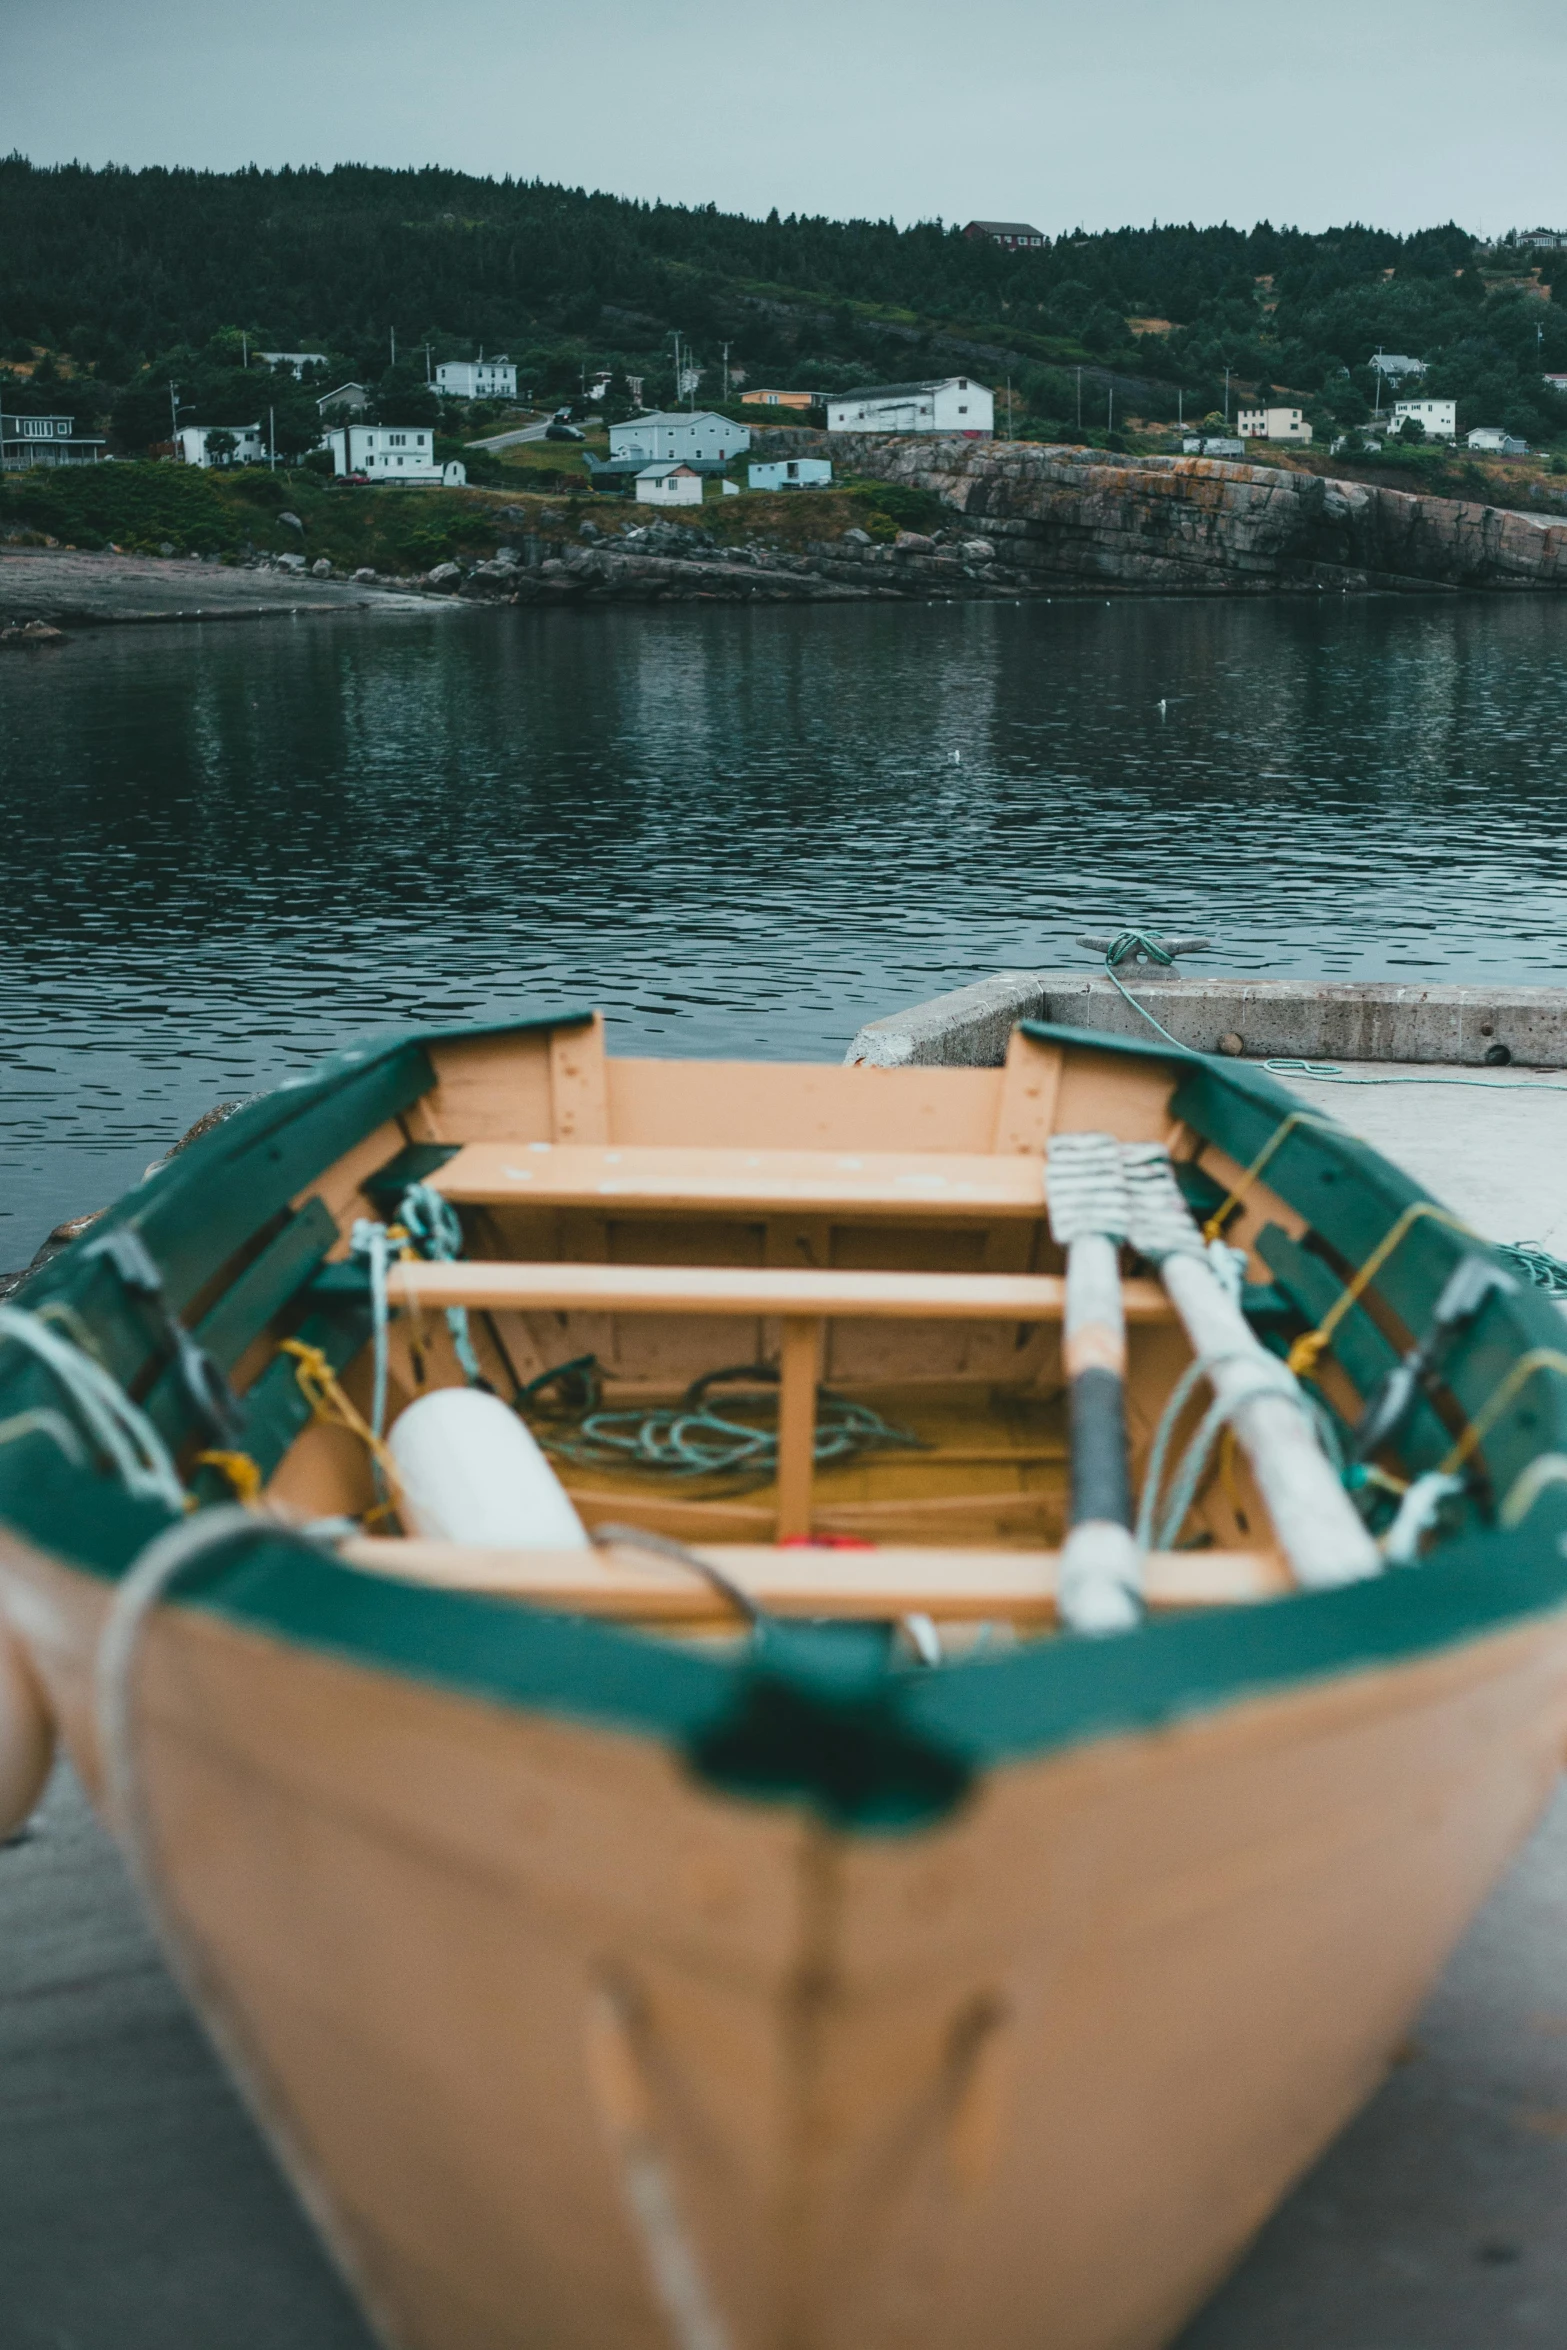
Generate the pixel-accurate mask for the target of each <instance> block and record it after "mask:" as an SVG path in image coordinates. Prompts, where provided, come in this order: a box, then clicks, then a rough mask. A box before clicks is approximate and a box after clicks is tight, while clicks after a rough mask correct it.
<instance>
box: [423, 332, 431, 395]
mask: <svg viewBox="0 0 1567 2350" xmlns="http://www.w3.org/2000/svg"><path fill="white" fill-rule="evenodd" d="M424 381H425V388H426V390H428V388H429V383H430V346H429V344H428V343H426V344H425V346H424Z"/></svg>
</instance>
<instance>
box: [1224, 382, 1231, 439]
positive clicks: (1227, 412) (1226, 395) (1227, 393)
mask: <svg viewBox="0 0 1567 2350" xmlns="http://www.w3.org/2000/svg"><path fill="white" fill-rule="evenodd" d="M1224 429H1225V431H1226V432H1228V431H1229V429H1230V371H1229V368H1228V367H1226V368H1225V370H1224Z"/></svg>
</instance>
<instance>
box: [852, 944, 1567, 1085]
mask: <svg viewBox="0 0 1567 2350" xmlns="http://www.w3.org/2000/svg"><path fill="white" fill-rule="evenodd" d="M1122 977H1123V979H1124V981H1125V983H1126V985H1127V986H1128V987H1129V988H1130V989H1131V991H1132V993H1133V995H1135V996H1136V997H1137V999H1138V1001H1139V1002H1140V1003H1144V1004H1146V1005H1147V1007H1148V1009H1149V1011H1150V1012H1151V1013H1152V1014H1153V1016H1154V1018H1155V1019H1156V1020H1157V1021H1159V1022H1160V1024H1161V1026H1163V1027H1164V1028H1167V1029H1168V1030H1169V1032H1170V1034H1171V1035H1172V1036H1173V1037H1174V1038H1175V1039H1176V1041H1177V1043H1179V1044H1184V1045H1188V1046H1190V1047H1191V1048H1192V1050H1193V1051H1195V1052H1203V1053H1212V1052H1217V1051H1219V1050H1221V1049H1228V1050H1230V1051H1234V1050H1236V1047H1235V1045H1234V1043H1233V1042H1232V1043H1230V1044H1229V1045H1228V1046H1227V1047H1225V1046H1223V1045H1222V1040H1224V1039H1226V1038H1229V1039H1235V1038H1239V1040H1240V1045H1239V1049H1240V1050H1241V1051H1242V1052H1243V1053H1244V1054H1245V1056H1246V1057H1247V1059H1248V1060H1264V1059H1272V1058H1274V1057H1278V1058H1287V1059H1292V1060H1311V1061H1323V1060H1326V1061H1397V1062H1401V1063H1410V1062H1415V1063H1422V1062H1452V1063H1454V1064H1457V1065H1459V1066H1463V1067H1471V1068H1479V1067H1485V1066H1487V1065H1489V1066H1491V1067H1493V1068H1495V1067H1499V1066H1502V1065H1505V1064H1506V1063H1507V1062H1509V1061H1514V1062H1517V1063H1519V1064H1520V1065H1522V1066H1524V1067H1528V1068H1533V1069H1564V1068H1567V988H1559V987H1458V986H1436V985H1415V986H1401V985H1397V984H1395V983H1393V982H1390V981H1387V980H1380V979H1368V980H1336V981H1334V980H1329V981H1324V980H1314V979H1225V978H1213V979H1206V978H1204V979H1195V978H1193V979H1185V978H1182V979H1172V978H1171V977H1170V976H1169V974H1168V973H1166V972H1160V973H1159V974H1158V975H1157V976H1151V975H1149V974H1148V972H1147V970H1146V967H1141V966H1138V967H1129V968H1127V969H1126V970H1124V971H1123V973H1122ZM1019 1020H1051V1021H1055V1022H1057V1023H1058V1024H1060V1025H1062V1026H1065V1027H1069V1028H1099V1029H1104V1030H1106V1031H1108V1032H1109V1034H1111V1035H1112V1036H1139V1037H1144V1038H1147V1037H1149V1036H1151V1035H1152V1033H1153V1031H1152V1030H1151V1029H1150V1028H1149V1027H1148V1024H1147V1022H1146V1021H1144V1020H1141V1019H1139V1018H1138V1016H1137V1014H1136V1012H1134V1011H1133V1010H1132V1008H1131V1006H1130V1005H1129V1004H1128V1003H1127V1002H1126V1001H1125V999H1124V998H1123V997H1122V996H1121V994H1120V993H1119V991H1118V990H1117V989H1116V988H1115V987H1114V986H1113V985H1112V983H1111V982H1110V980H1108V979H1107V978H1106V977H1105V976H1104V974H1103V973H1102V972H1099V973H1093V972H1082V971H999V972H996V973H995V974H993V975H992V976H991V977H990V978H988V979H979V980H976V981H975V982H974V983H973V985H972V986H969V987H960V988H955V989H954V990H953V991H952V993H951V994H950V995H940V996H933V997H932V998H931V999H930V1001H929V1002H927V1003H923V1004H914V1005H912V1006H910V1007H909V1008H908V1009H907V1010H906V1011H901V1012H889V1013H887V1014H886V1016H885V1017H884V1018H882V1019H880V1020H871V1021H868V1022H867V1023H866V1025H865V1026H864V1027H863V1028H862V1029H861V1030H860V1032H859V1034H858V1036H856V1038H855V1039H854V1042H853V1043H852V1044H851V1045H850V1047H849V1050H848V1053H847V1055H846V1056H845V1058H846V1059H848V1060H850V1061H869V1062H873V1063H875V1064H876V1065H878V1066H879V1067H883V1068H899V1067H903V1066H905V1065H907V1064H910V1063H925V1064H927V1065H937V1066H939V1065H941V1064H942V1063H954V1062H956V1063H964V1064H967V1065H969V1066H971V1067H981V1068H994V1067H997V1066H999V1064H1000V1063H1001V1062H1002V1061H1003V1060H1004V1059H1005V1057H1006V1048H1007V1038H1008V1037H1009V1036H1010V1034H1011V1032H1012V1029H1013V1026H1014V1024H1015V1023H1016V1022H1017V1021H1019Z"/></svg>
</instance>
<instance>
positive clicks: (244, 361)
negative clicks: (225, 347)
mask: <svg viewBox="0 0 1567 2350" xmlns="http://www.w3.org/2000/svg"><path fill="white" fill-rule="evenodd" d="M239 363H240V365H241V367H248V366H249V365H250V337H249V335H248V334H247V333H246V332H245V329H244V328H243V327H241V328H240V330H239Z"/></svg>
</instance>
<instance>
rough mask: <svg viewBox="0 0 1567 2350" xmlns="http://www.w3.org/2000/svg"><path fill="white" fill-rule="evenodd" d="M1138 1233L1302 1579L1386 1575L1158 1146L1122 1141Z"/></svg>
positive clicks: (1332, 1581) (1321, 1586) (1134, 1237)
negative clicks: (1215, 1263) (1214, 1262)
mask: <svg viewBox="0 0 1567 2350" xmlns="http://www.w3.org/2000/svg"><path fill="white" fill-rule="evenodd" d="M1121 1160H1122V1164H1123V1166H1124V1167H1125V1169H1126V1179H1127V1191H1128V1195H1129V1199H1130V1205H1131V1218H1130V1231H1129V1235H1128V1237H1129V1238H1130V1240H1131V1243H1132V1246H1133V1248H1135V1249H1136V1250H1137V1252H1138V1254H1139V1256H1143V1257H1146V1258H1147V1259H1148V1261H1149V1263H1150V1264H1153V1265H1157V1267H1158V1269H1159V1278H1160V1280H1161V1281H1162V1282H1163V1283H1164V1286H1165V1289H1166V1291H1167V1292H1168V1294H1169V1298H1170V1302H1171V1304H1172V1305H1173V1306H1174V1308H1175V1310H1176V1312H1177V1314H1178V1315H1179V1316H1180V1318H1181V1321H1182V1323H1183V1324H1184V1325H1185V1329H1186V1335H1187V1337H1188V1338H1189V1339H1190V1340H1191V1343H1192V1347H1193V1350H1194V1352H1195V1353H1196V1355H1197V1357H1198V1360H1199V1361H1200V1362H1201V1363H1202V1365H1203V1368H1204V1371H1205V1373H1206V1375H1207V1378H1208V1382H1209V1384H1210V1386H1211V1387H1212V1389H1213V1392H1214V1396H1215V1398H1216V1399H1217V1401H1218V1402H1220V1403H1221V1404H1223V1405H1225V1406H1227V1417H1228V1419H1229V1423H1230V1426H1231V1427H1232V1428H1233V1429H1234V1430H1235V1436H1236V1441H1237V1442H1238V1443H1239V1445H1240V1446H1241V1449H1242V1450H1243V1451H1244V1453H1245V1455H1246V1458H1247V1460H1248V1461H1249V1463H1250V1464H1251V1472H1252V1475H1253V1476H1254V1477H1255V1479H1256V1481H1257V1487H1258V1490H1259V1492H1260V1493H1261V1495H1262V1498H1263V1501H1264V1502H1265V1504H1266V1505H1267V1509H1268V1514H1269V1516H1270V1517H1271V1518H1272V1520H1273V1530H1274V1532H1275V1534H1276V1535H1277V1536H1278V1539H1279V1547H1280V1549H1281V1550H1282V1551H1283V1553H1284V1555H1285V1557H1286V1558H1287V1559H1288V1561H1289V1563H1290V1567H1291V1570H1292V1571H1293V1573H1294V1576H1295V1580H1296V1581H1297V1582H1298V1583H1301V1584H1304V1585H1305V1586H1306V1587H1307V1588H1308V1589H1313V1590H1326V1589H1330V1588H1331V1587H1333V1586H1334V1585H1336V1584H1340V1583H1356V1582H1360V1581H1361V1580H1362V1579H1363V1578H1365V1577H1366V1576H1368V1575H1376V1574H1380V1573H1381V1571H1382V1563H1383V1562H1382V1556H1381V1553H1380V1552H1379V1550H1378V1549H1377V1546H1376V1544H1375V1542H1374V1541H1373V1540H1372V1538H1371V1535H1370V1533H1369V1532H1368V1530H1367V1528H1366V1527H1365V1525H1364V1524H1363V1523H1362V1521H1361V1519H1360V1516H1359V1514H1358V1512H1357V1511H1356V1509H1355V1505H1354V1503H1353V1502H1352V1501H1351V1500H1350V1498H1349V1495H1348V1494H1347V1493H1346V1492H1345V1490H1344V1488H1343V1485H1342V1484H1341V1483H1340V1480H1339V1476H1338V1472H1337V1471H1336V1470H1335V1468H1334V1467H1333V1464H1332V1462H1331V1461H1330V1460H1329V1459H1328V1457H1327V1455H1326V1453H1325V1452H1324V1451H1323V1449H1322V1446H1321V1444H1320V1442H1319V1441H1318V1437H1317V1433H1316V1430H1315V1428H1314V1427H1313V1425H1312V1422H1311V1420H1310V1418H1309V1417H1308V1414H1307V1412H1306V1411H1305V1409H1304V1408H1303V1398H1302V1397H1301V1396H1300V1394H1299V1391H1298V1390H1296V1388H1295V1383H1294V1380H1293V1379H1292V1377H1291V1376H1290V1374H1289V1373H1288V1372H1287V1371H1286V1370H1285V1368H1284V1366H1283V1364H1282V1363H1280V1362H1279V1360H1278V1359H1277V1357H1276V1356H1274V1355H1271V1354H1269V1352H1268V1350H1267V1348H1266V1347H1265V1346H1264V1345H1263V1344H1262V1342H1261V1340H1260V1339H1259V1338H1257V1337H1256V1335H1255V1334H1254V1332H1253V1331H1252V1328H1251V1325H1250V1323H1249V1322H1248V1321H1247V1320H1246V1317H1245V1315H1244V1314H1243V1313H1242V1312H1241V1309H1240V1307H1239V1305H1238V1304H1237V1303H1236V1301H1235V1299H1234V1298H1233V1297H1232V1296H1231V1295H1230V1293H1229V1291H1228V1290H1227V1289H1226V1288H1225V1286H1224V1284H1223V1282H1222V1281H1221V1280H1220V1279H1219V1276H1218V1274H1217V1273H1216V1272H1215V1271H1214V1269H1213V1267H1212V1266H1211V1265H1210V1264H1209V1262H1208V1258H1207V1255H1206V1253H1205V1251H1204V1249H1203V1243H1202V1237H1201V1235H1200V1233H1199V1232H1198V1230H1197V1227H1196V1225H1195V1224H1194V1222H1193V1221H1192V1218H1191V1215H1190V1213H1189V1212H1188V1210H1187V1206H1186V1202H1185V1201H1184V1200H1183V1199H1182V1197H1181V1194H1180V1191H1179V1189H1178V1188H1177V1186H1176V1181H1175V1176H1174V1173H1173V1171H1172V1169H1171V1166H1170V1158H1169V1153H1168V1152H1167V1151H1166V1150H1165V1149H1164V1147H1163V1145H1162V1144H1160V1143H1152V1142H1149V1143H1127V1144H1124V1145H1123V1146H1122V1151H1121Z"/></svg>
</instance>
